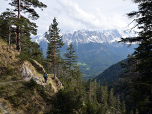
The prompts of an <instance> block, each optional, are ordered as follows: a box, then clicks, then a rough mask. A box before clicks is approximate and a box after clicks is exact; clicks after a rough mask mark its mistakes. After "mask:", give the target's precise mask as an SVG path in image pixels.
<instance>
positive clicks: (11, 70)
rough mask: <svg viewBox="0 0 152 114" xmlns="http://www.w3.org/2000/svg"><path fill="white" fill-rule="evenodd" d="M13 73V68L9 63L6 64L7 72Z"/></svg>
mask: <svg viewBox="0 0 152 114" xmlns="http://www.w3.org/2000/svg"><path fill="white" fill-rule="evenodd" d="M13 73H14V68H12V67H11V66H10V65H9V64H8V65H7V74H8V75H12V74H13Z"/></svg>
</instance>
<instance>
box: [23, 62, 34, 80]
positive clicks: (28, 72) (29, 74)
mask: <svg viewBox="0 0 152 114" xmlns="http://www.w3.org/2000/svg"><path fill="white" fill-rule="evenodd" d="M20 71H21V72H22V76H23V77H29V78H30V77H32V76H34V75H33V73H32V71H31V70H30V69H29V68H28V66H27V65H26V64H25V63H23V65H22V67H21V68H20Z"/></svg>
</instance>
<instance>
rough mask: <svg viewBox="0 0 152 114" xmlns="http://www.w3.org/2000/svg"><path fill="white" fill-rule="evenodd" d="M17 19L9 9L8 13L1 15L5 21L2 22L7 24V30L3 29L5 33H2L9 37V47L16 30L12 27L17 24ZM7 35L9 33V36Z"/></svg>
mask: <svg viewBox="0 0 152 114" xmlns="http://www.w3.org/2000/svg"><path fill="white" fill-rule="evenodd" d="M16 17H17V16H16V14H15V13H13V12H12V11H10V10H9V9H7V11H6V12H3V13H2V14H1V18H2V19H3V21H2V22H4V21H5V24H6V26H7V28H6V29H2V30H3V32H2V33H3V37H7V38H8V44H9V45H10V43H11V34H12V32H13V30H14V28H13V27H12V25H13V24H14V23H15V18H16ZM2 28H3V27H2ZM4 31H5V32H4ZM5 33H7V34H5Z"/></svg>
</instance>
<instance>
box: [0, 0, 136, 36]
mask: <svg viewBox="0 0 152 114" xmlns="http://www.w3.org/2000/svg"><path fill="white" fill-rule="evenodd" d="M39 1H41V2H43V3H44V4H46V5H47V8H45V9H44V10H43V11H41V10H40V9H36V11H37V12H38V14H39V15H40V18H39V19H38V20H36V21H34V22H35V23H37V25H38V34H43V33H44V32H46V31H47V30H48V27H49V25H50V24H51V23H52V21H53V18H54V17H56V19H57V22H59V26H58V27H59V28H60V29H61V30H72V29H92V30H93V29H99V30H106V29H122V30H126V29H128V26H127V25H128V24H129V23H130V22H131V21H132V20H133V19H128V18H127V16H126V13H129V12H131V11H136V10H137V4H134V3H132V2H131V0H39ZM9 2H11V0H7V1H6V0H1V7H0V13H2V12H3V11H5V10H6V8H8V7H10V6H9V5H8V3H9ZM12 8H13V7H12ZM22 15H24V14H22ZM131 26H133V25H130V27H131Z"/></svg>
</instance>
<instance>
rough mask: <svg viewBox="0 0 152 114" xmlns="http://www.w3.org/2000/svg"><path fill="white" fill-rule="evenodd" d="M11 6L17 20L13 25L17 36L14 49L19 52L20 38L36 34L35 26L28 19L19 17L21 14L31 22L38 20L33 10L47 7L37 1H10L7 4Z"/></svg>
mask: <svg viewBox="0 0 152 114" xmlns="http://www.w3.org/2000/svg"><path fill="white" fill-rule="evenodd" d="M9 4H10V5H11V6H13V7H14V9H13V12H17V13H18V15H17V18H16V21H15V23H14V25H15V26H16V34H17V39H16V40H17V42H16V45H17V46H16V48H17V50H18V51H19V52H20V51H21V45H20V42H21V39H20V37H21V36H23V35H28V36H29V35H30V33H32V34H36V32H37V30H36V27H37V26H36V24H35V23H33V22H30V21H29V19H27V18H26V17H24V16H23V15H21V13H26V14H28V18H31V19H32V20H37V19H38V18H39V15H38V14H37V13H36V11H35V10H34V9H33V7H34V8H37V7H38V8H41V9H42V8H46V7H47V6H46V5H45V4H43V3H42V2H39V1H38V0H12V2H11V3H9ZM42 10H43V9H42Z"/></svg>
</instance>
